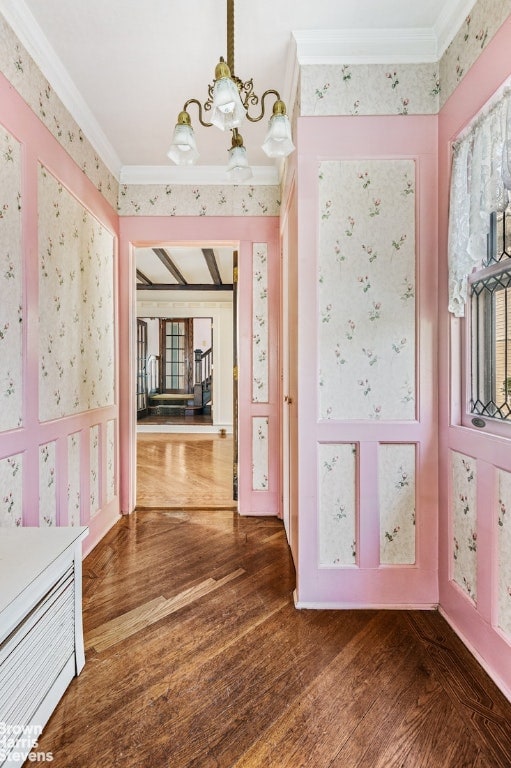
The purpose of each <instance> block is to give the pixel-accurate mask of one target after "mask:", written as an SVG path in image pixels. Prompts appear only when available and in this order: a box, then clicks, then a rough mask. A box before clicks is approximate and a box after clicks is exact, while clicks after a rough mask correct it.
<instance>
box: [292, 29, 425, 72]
mask: <svg viewBox="0 0 511 768" xmlns="http://www.w3.org/2000/svg"><path fill="white" fill-rule="evenodd" d="M293 37H294V39H295V42H296V52H297V58H298V63H299V64H300V66H303V65H307V64H316V65H319V64H334V65H341V64H384V63H386V64H402V63H406V64H413V63H417V64H424V63H434V62H436V61H438V44H437V37H436V35H435V33H434V31H433V30H432V29H406V30H405V29H343V30H335V29H332V30H306V31H299V32H293Z"/></svg>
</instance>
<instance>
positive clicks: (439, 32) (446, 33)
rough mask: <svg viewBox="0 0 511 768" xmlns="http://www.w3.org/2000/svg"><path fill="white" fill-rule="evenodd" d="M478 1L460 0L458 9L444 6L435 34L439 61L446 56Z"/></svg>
mask: <svg viewBox="0 0 511 768" xmlns="http://www.w3.org/2000/svg"><path fill="white" fill-rule="evenodd" d="M476 2H477V0H458V3H457V5H456V8H454V9H452V8H451V10H449V8H448V6H444V8H443V10H442V13H441V14H440V16H439V17H438V19H437V22H436V24H435V34H436V37H437V40H438V44H437V45H438V59H439V60H440V59H441V58H442V56H443V55H444V53H445V51H446V49H447V48H448V47H449V45H450V44H451V42H452V41H453V40H454V38H455V36H456V35H457V34H458V32H459V30H460V29H461V27H462V25H463V22H464V21H465V19H466V18H467V16H468V15H469V13H470V11H471V10H472V8H473V7H474V5H475V4H476Z"/></svg>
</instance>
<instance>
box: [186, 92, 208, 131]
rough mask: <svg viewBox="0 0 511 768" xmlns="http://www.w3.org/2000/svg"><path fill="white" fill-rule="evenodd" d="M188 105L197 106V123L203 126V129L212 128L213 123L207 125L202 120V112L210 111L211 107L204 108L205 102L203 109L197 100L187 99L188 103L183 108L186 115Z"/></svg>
mask: <svg viewBox="0 0 511 768" xmlns="http://www.w3.org/2000/svg"><path fill="white" fill-rule="evenodd" d="M190 104H197V107H198V108H199V123H200V124H201V125H203V126H204V128H212V126H213V123H207V122H206V121H205V120H203V119H202V110H203V109H205V110H206V109H211V106H209V107H207V106H206V104H207V102H206V104H205V105H204V107H203V106H202V104H201V103H200V101H199V100H198V99H188V101H186V102H185V105H184V107H183V112H186V113H188V107H189V106H190Z"/></svg>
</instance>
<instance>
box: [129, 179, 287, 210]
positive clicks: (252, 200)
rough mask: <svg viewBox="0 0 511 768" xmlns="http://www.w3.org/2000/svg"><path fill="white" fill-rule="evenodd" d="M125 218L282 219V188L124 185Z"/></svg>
mask: <svg viewBox="0 0 511 768" xmlns="http://www.w3.org/2000/svg"><path fill="white" fill-rule="evenodd" d="M118 211H119V214H120V215H121V216H278V215H279V213H280V187H279V186H277V185H275V186H266V185H250V184H243V185H228V184H226V185H225V187H221V186H216V185H206V184H204V185H203V184H201V185H197V186H193V185H186V184H174V185H172V184H165V185H160V184H123V185H122V186H121V187H120V189H119V203H118Z"/></svg>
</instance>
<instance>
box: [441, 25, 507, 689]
mask: <svg viewBox="0 0 511 768" xmlns="http://www.w3.org/2000/svg"><path fill="white" fill-rule="evenodd" d="M510 45H511V17H510V18H508V20H507V21H506V22H505V23H504V24H503V26H502V27H501V28H500V30H499V31H498V33H497V34H496V35H495V37H494V38H493V39H492V41H491V42H490V43H489V45H488V46H487V47H486V49H485V50H484V51H483V52H482V54H481V56H480V57H479V59H478V60H477V61H476V63H475V64H474V65H473V67H472V68H471V69H470V71H469V72H468V73H467V74H466V76H465V77H464V78H463V80H462V82H461V83H460V85H459V86H458V88H457V89H456V91H454V93H453V94H452V96H451V97H450V98H449V100H448V101H447V102H446V104H445V105H444V107H443V109H442V111H441V113H440V115H439V270H440V284H439V328H440V336H439V393H440V401H439V424H440V433H439V434H440V473H439V489H440V528H439V532H440V542H439V545H440V546H439V580H440V609H441V611H442V613H443V614H444V616H445V617H446V619H447V620H448V621H449V623H450V624H451V625H452V626H453V627H454V629H455V630H456V631H457V632H458V634H459V635H460V636H461V637H462V639H463V640H464V641H465V643H466V644H467V645H468V647H469V648H470V649H471V650H472V651H473V653H474V654H475V655H476V656H477V657H478V658H479V660H480V661H481V663H482V664H483V666H484V667H485V668H486V669H487V671H488V672H489V674H490V675H491V676H492V677H493V679H494V680H495V681H496V682H497V684H498V685H500V687H501V688H502V690H503V691H504V693H505V694H506V695H507V696H508V697H509V698H511V641H510V639H509V638H508V639H507V640H506V638H505V637H504V636H503V634H502V633H500V632H499V631H498V630H497V629H496V624H497V616H496V601H497V594H496V593H497V557H498V547H497V527H498V523H497V504H496V501H498V486H497V471H496V468H497V467H500V468H502V469H505V470H507V471H510V470H511V441H510V440H508V439H506V438H502V437H495V436H491V435H489V434H484V433H483V432H482V431H481V430H476V429H471V428H468V427H463V426H461V425H460V413H459V408H458V407H457V403H458V402H459V395H458V392H459V391H461V390H460V382H459V371H460V364H459V350H460V349H461V344H462V341H461V338H460V333H461V326H462V321H459V320H454V319H453V318H451V317H450V315H449V313H448V312H447V303H448V300H447V225H448V206H449V183H450V163H451V154H450V146H451V142H452V141H453V140H454V139H455V138H456V137H457V135H458V134H459V132H460V131H462V130H463V129H464V128H465V127H466V126H467V125H468V124H469V123H470V122H471V120H472V119H473V118H474V117H475V115H477V113H478V112H479V111H480V110H481V108H483V106H484V105H485V104H486V102H487V101H488V100H489V99H491V97H492V95H493V94H494V93H495V92H496V91H497V90H498V89H499V88H500V87H501V86H502V84H503V83H504V82H505V81H506V80H507V79H508V78H509V77H510V76H511V60H510V57H509V50H510ZM451 404H454V406H451ZM451 451H458V452H460V453H462V454H467V455H469V456H472V457H474V459H475V460H476V462H477V481H478V488H477V515H478V519H477V602H476V604H475V605H474V603H473V602H472V601H471V600H469V599H467V597H466V595H465V594H464V593H463V591H462V590H460V589H459V588H458V587H457V585H456V584H455V583H454V582H453V581H451V580H450V571H451V568H450V562H451V558H452V538H451V535H450V532H451V512H452V507H453V500H452V499H451V484H450V478H449V455H450V452H451Z"/></svg>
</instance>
